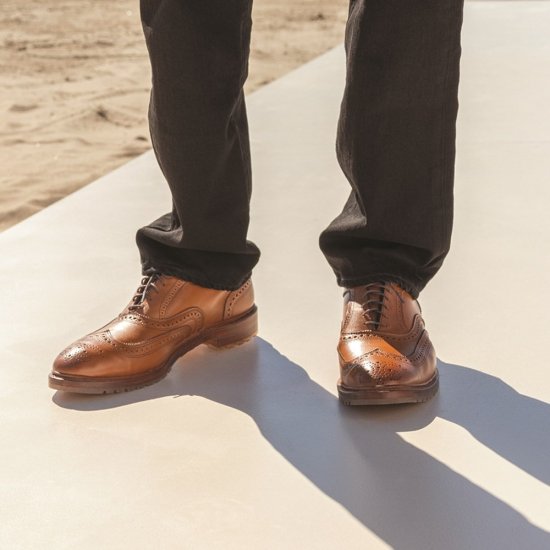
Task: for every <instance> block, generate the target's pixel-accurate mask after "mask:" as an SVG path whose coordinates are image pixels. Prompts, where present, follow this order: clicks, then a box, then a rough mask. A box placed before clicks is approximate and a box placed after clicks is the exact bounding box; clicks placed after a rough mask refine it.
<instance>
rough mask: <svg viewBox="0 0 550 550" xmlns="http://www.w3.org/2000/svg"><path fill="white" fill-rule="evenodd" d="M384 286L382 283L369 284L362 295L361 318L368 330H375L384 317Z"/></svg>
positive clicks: (385, 306) (385, 307)
mask: <svg viewBox="0 0 550 550" xmlns="http://www.w3.org/2000/svg"><path fill="white" fill-rule="evenodd" d="M385 293H386V285H385V283H383V282H379V283H369V284H367V285H366V286H365V294H364V295H363V302H362V305H363V318H364V320H365V324H366V325H367V329H368V330H377V329H378V328H379V326H380V322H381V321H382V318H384V317H386V314H385V313H384V309H387V307H388V306H387V305H386V304H385V303H384V295H385Z"/></svg>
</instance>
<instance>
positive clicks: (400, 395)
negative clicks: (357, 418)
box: [338, 370, 439, 406]
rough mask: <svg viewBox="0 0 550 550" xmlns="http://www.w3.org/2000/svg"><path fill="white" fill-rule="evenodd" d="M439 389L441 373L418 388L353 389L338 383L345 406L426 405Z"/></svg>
mask: <svg viewBox="0 0 550 550" xmlns="http://www.w3.org/2000/svg"><path fill="white" fill-rule="evenodd" d="M438 389H439V373H438V372H437V370H436V371H435V374H434V375H433V376H432V378H430V380H428V382H426V383H425V384H421V385H417V386H380V387H376V386H375V387H373V388H368V389H351V388H346V387H345V386H342V384H340V383H338V397H339V399H340V402H341V403H343V404H344V405H350V406H356V405H399V404H402V403H424V402H425V401H428V400H430V399H431V398H432V397H434V395H435V394H436V393H437V391H438Z"/></svg>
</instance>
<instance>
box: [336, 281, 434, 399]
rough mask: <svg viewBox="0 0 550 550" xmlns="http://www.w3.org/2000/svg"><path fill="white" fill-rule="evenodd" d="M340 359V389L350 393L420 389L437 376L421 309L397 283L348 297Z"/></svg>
mask: <svg viewBox="0 0 550 550" xmlns="http://www.w3.org/2000/svg"><path fill="white" fill-rule="evenodd" d="M338 354H339V358H340V373H341V378H340V382H339V383H340V384H341V385H342V386H344V387H345V388H348V389H357V390H363V389H371V388H372V389H374V388H381V389H387V388H388V387H397V386H399V387H401V386H407V387H408V386H411V387H414V386H420V385H422V384H425V383H426V382H428V381H429V380H430V379H432V378H433V377H434V375H435V373H436V356H435V350H434V347H433V345H432V343H431V341H430V338H429V336H428V332H427V331H426V329H425V328H424V321H423V319H422V314H421V310H420V306H419V304H418V302H417V301H416V300H414V299H413V298H412V297H411V296H410V295H409V294H408V293H407V292H405V291H404V290H403V289H401V288H400V287H399V286H398V285H396V284H394V283H373V284H370V285H364V286H358V287H354V288H350V289H347V290H346V291H345V293H344V318H343V321H342V331H341V336H340V342H339V344H338Z"/></svg>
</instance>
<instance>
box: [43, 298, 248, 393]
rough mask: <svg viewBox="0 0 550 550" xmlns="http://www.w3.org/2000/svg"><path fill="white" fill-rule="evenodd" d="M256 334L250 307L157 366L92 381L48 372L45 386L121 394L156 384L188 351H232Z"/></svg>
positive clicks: (64, 389)
mask: <svg viewBox="0 0 550 550" xmlns="http://www.w3.org/2000/svg"><path fill="white" fill-rule="evenodd" d="M257 332H258V308H257V307H256V306H254V307H252V308H251V309H250V310H249V311H247V312H246V313H244V314H243V315H241V316H239V317H237V318H235V319H232V320H231V321H230V322H224V323H219V324H218V325H214V326H212V327H209V328H208V329H205V330H204V331H202V332H201V333H200V334H198V335H197V336H195V337H194V338H191V339H189V340H187V341H185V342H183V343H182V345H181V346H179V347H178V348H177V349H176V350H175V351H174V353H172V355H171V356H170V357H169V358H168V360H167V361H165V362H164V363H163V364H162V365H161V366H160V367H157V368H155V369H152V370H149V371H146V372H143V373H139V374H136V375H133V376H125V377H102V378H99V377H97V378H92V377H84V376H68V375H61V374H59V373H53V372H52V373H50V375H49V376H48V385H49V387H50V388H52V389H54V390H60V391H66V392H72V393H85V394H93V395H101V394H110V393H122V392H128V391H133V390H138V389H140V388H144V387H146V386H150V385H151V384H154V383H156V382H159V381H160V380H162V379H163V378H165V377H166V375H167V374H168V373H169V372H170V370H171V368H172V365H173V364H174V363H175V362H176V361H177V360H178V359H179V358H180V357H181V356H183V355H185V354H186V353H187V352H189V351H191V350H192V349H194V348H196V347H197V346H200V345H201V344H208V345H209V346H210V347H213V348H216V349H224V348H231V347H235V346H238V345H241V344H244V343H245V342H247V341H248V340H250V339H251V338H253V337H254V336H256V334H257Z"/></svg>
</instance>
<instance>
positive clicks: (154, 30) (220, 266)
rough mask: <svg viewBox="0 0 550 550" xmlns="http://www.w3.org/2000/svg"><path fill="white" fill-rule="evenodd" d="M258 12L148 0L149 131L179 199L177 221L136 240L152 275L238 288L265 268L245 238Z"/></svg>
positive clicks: (237, 2)
mask: <svg viewBox="0 0 550 550" xmlns="http://www.w3.org/2000/svg"><path fill="white" fill-rule="evenodd" d="M251 8H252V0H141V17H142V24H143V29H144V33H145V39H146V42H147V48H148V50H149V56H150V60H151V67H152V77H153V78H152V79H153V87H152V92H151V100H150V105H149V126H150V132H151V138H152V142H153V148H154V150H155V154H156V157H157V160H158V163H159V165H160V167H161V169H162V171H163V173H164V176H165V178H166V180H167V182H168V185H169V186H170V190H171V192H172V198H173V209H172V211H171V212H170V213H168V214H166V215H164V216H162V217H161V218H159V219H158V220H156V221H154V222H152V223H151V224H150V225H148V226H146V227H143V228H141V229H140V230H139V231H138V232H137V236H136V240H137V244H138V247H139V250H140V254H141V260H142V267H143V272H144V273H146V274H147V273H151V272H153V271H160V272H162V273H165V274H168V275H175V276H177V277H180V278H183V279H186V280H189V281H192V282H195V283H197V284H199V285H201V286H207V287H212V288H220V289H235V288H238V287H239V286H240V285H241V284H242V282H243V281H244V280H246V278H248V277H249V276H250V273H251V270H252V268H253V267H254V265H255V264H256V263H257V261H258V258H259V250H258V248H257V247H256V246H255V245H254V244H253V243H251V242H249V241H247V239H246V233H247V229H248V223H249V202H250V193H251V168H250V146H249V139H248V123H247V117H246V107H245V99H244V94H243V85H244V82H245V80H246V77H247V73H248V55H249V48H250V31H251V25H252V22H251Z"/></svg>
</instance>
